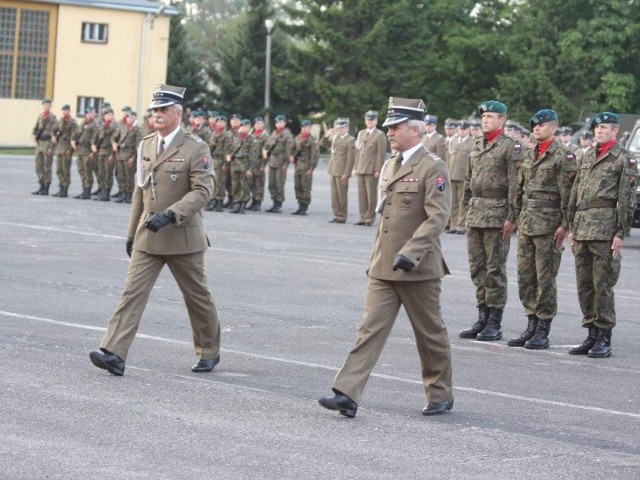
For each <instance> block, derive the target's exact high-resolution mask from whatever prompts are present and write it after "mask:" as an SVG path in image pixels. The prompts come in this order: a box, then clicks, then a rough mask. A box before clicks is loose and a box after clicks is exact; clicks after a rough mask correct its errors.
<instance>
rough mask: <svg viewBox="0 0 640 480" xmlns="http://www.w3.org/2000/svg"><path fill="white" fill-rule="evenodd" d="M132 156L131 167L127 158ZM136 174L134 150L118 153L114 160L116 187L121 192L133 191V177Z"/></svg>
mask: <svg viewBox="0 0 640 480" xmlns="http://www.w3.org/2000/svg"><path fill="white" fill-rule="evenodd" d="M132 155H133V156H134V163H133V167H130V166H129V163H128V162H129V159H130V158H131V157H132ZM135 175H136V164H135V152H129V153H124V154H120V153H118V156H117V160H116V180H117V181H118V189H119V190H120V191H121V192H123V193H133V187H134V178H135Z"/></svg>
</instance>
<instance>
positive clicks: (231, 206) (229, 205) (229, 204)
mask: <svg viewBox="0 0 640 480" xmlns="http://www.w3.org/2000/svg"><path fill="white" fill-rule="evenodd" d="M236 203H238V202H234V201H233V200H230V201H229V203H228V204H227V206H226V207H224V208H228V209H229V210H233V209H234V208H236Z"/></svg>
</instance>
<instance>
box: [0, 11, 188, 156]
mask: <svg viewBox="0 0 640 480" xmlns="http://www.w3.org/2000/svg"><path fill="white" fill-rule="evenodd" d="M177 13H178V12H177V10H176V9H175V8H174V7H170V6H167V5H165V4H164V3H162V2H154V1H146V0H51V1H49V0H38V1H25V0H0V29H1V30H2V34H1V35H0V146H31V145H32V142H31V132H32V130H33V126H34V124H35V122H36V118H37V116H38V114H39V113H40V112H41V111H42V104H41V103H42V100H43V99H44V98H50V99H51V100H52V101H53V105H52V111H53V113H55V114H56V116H58V117H59V116H60V115H61V112H60V110H61V107H62V105H64V104H69V105H71V109H72V112H75V115H76V116H77V117H78V118H80V117H82V116H83V113H84V109H85V107H86V106H88V105H94V106H95V107H96V108H97V107H98V106H99V105H100V103H102V102H109V103H111V106H112V107H113V109H114V112H115V114H116V118H118V117H119V115H120V109H121V108H122V107H124V106H130V107H132V108H133V109H134V110H137V111H138V113H139V114H140V116H142V114H143V113H145V112H146V109H147V105H148V104H149V101H150V98H151V94H152V91H153V88H154V86H155V85H157V84H158V83H163V82H164V81H165V78H166V75H167V57H168V52H169V23H170V18H169V16H170V15H177Z"/></svg>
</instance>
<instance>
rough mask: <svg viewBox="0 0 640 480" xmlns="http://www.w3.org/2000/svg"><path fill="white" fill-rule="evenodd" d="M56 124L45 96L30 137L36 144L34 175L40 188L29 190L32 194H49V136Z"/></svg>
mask: <svg viewBox="0 0 640 480" xmlns="http://www.w3.org/2000/svg"><path fill="white" fill-rule="evenodd" d="M56 124H57V119H56V116H55V115H54V114H53V113H52V112H51V100H49V99H48V98H47V99H45V100H43V101H42V113H41V114H40V115H38V119H37V120H36V124H35V126H34V127H33V131H32V132H31V139H32V140H33V143H35V145H36V158H35V163H36V175H37V176H38V183H39V184H40V188H38V189H37V190H36V191H34V192H31V193H32V194H33V195H49V187H50V186H51V166H52V165H53V146H54V145H53V143H52V142H51V138H52V137H53V135H54V131H55V127H56Z"/></svg>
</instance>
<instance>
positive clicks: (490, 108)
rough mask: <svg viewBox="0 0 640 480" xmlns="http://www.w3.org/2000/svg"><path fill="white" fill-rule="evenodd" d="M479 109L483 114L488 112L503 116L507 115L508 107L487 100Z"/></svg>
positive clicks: (495, 101)
mask: <svg viewBox="0 0 640 480" xmlns="http://www.w3.org/2000/svg"><path fill="white" fill-rule="evenodd" d="M479 109H480V113H481V114H482V113H486V112H494V113H500V114H502V115H506V114H507V106H506V105H505V104H504V103H502V102H499V101H497V100H487V101H486V102H483V103H482V104H481V105H480V107H479Z"/></svg>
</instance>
